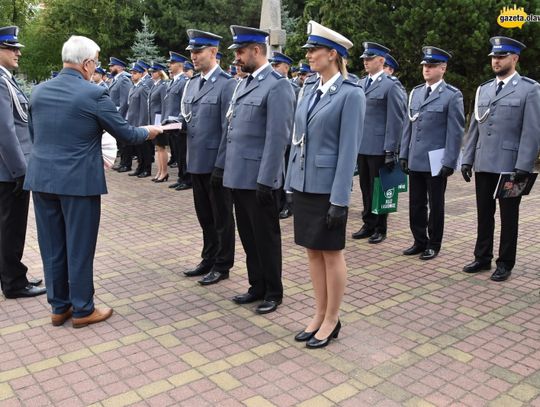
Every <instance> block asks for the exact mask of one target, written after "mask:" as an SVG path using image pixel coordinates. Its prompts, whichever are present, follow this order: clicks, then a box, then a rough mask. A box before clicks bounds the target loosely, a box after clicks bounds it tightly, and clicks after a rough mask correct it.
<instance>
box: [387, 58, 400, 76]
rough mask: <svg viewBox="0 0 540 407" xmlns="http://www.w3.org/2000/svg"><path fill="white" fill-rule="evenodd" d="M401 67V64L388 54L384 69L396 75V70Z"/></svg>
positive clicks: (388, 73)
mask: <svg viewBox="0 0 540 407" xmlns="http://www.w3.org/2000/svg"><path fill="white" fill-rule="evenodd" d="M398 69H399V64H398V62H397V61H396V59H395V58H394V57H393V56H392V55H390V54H386V57H385V58H384V65H383V71H384V72H385V73H386V74H387V75H390V76H392V75H394V72H396V71H397V70H398Z"/></svg>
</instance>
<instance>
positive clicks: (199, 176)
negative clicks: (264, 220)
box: [182, 30, 236, 285]
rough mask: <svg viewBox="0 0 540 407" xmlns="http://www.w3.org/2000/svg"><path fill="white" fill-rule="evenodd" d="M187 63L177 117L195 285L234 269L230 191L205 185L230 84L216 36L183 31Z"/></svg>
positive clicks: (217, 183)
mask: <svg viewBox="0 0 540 407" xmlns="http://www.w3.org/2000/svg"><path fill="white" fill-rule="evenodd" d="M187 34H188V36H189V45H188V47H187V48H186V49H187V50H189V51H190V52H191V60H192V61H193V64H194V66H195V69H196V70H197V71H198V72H199V74H197V75H195V76H193V78H191V79H190V80H189V82H188V84H187V86H186V87H185V90H184V94H183V97H182V117H183V121H184V124H185V127H186V130H187V151H188V162H187V170H188V172H189V173H190V174H191V181H192V183H193V201H194V204H195V211H196V213H197V219H198V220H199V224H200V225H201V228H202V232H203V249H202V253H201V257H202V261H201V262H200V264H199V265H198V266H197V267H196V268H195V269H194V270H191V271H187V272H185V273H184V274H185V275H186V276H188V277H191V276H201V275H204V277H203V278H202V279H201V280H199V284H201V285H210V284H215V283H217V282H219V281H220V280H225V279H227V278H229V270H230V269H231V268H232V266H233V264H234V245H235V238H234V218H233V212H232V194H231V190H230V189H228V188H224V187H223V183H222V179H221V178H218V179H216V180H214V182H212V181H211V175H212V171H213V170H214V167H215V163H216V159H217V154H218V149H219V145H220V144H221V140H222V139H223V138H225V137H226V134H227V118H226V115H227V111H228V109H229V104H230V102H231V97H232V94H233V91H234V88H235V86H236V81H235V80H234V79H233V78H232V77H231V76H230V75H229V74H228V73H226V72H225V71H223V69H221V68H220V66H219V65H218V63H217V59H216V54H217V51H218V47H219V43H220V41H221V39H222V37H220V36H219V35H216V34H212V33H209V32H205V31H199V30H187Z"/></svg>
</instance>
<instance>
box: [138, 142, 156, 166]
mask: <svg viewBox="0 0 540 407" xmlns="http://www.w3.org/2000/svg"><path fill="white" fill-rule="evenodd" d="M135 148H136V151H137V162H138V165H137V169H138V170H140V171H148V172H152V162H153V161H154V144H153V142H152V141H150V140H147V141H145V142H144V143H142V144H139V145H137V146H136V147H135Z"/></svg>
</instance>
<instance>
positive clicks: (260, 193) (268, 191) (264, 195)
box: [255, 182, 274, 206]
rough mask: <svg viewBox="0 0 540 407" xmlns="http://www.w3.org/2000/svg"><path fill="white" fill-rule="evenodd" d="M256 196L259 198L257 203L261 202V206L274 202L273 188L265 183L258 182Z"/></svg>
mask: <svg viewBox="0 0 540 407" xmlns="http://www.w3.org/2000/svg"><path fill="white" fill-rule="evenodd" d="M255 198H256V199H257V204H259V206H268V205H272V203H273V202H274V194H273V193H272V188H270V187H268V186H266V185H263V184H259V183H258V182H257V190H256V191H255Z"/></svg>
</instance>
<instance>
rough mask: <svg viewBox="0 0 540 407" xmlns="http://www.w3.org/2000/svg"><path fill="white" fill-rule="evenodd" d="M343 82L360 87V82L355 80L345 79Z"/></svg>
mask: <svg viewBox="0 0 540 407" xmlns="http://www.w3.org/2000/svg"><path fill="white" fill-rule="evenodd" d="M343 83H346V84H348V85H353V86H356V87H358V88H360V87H361V86H360V84H359V83H358V82H353V81H351V80H350V79H343Z"/></svg>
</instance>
